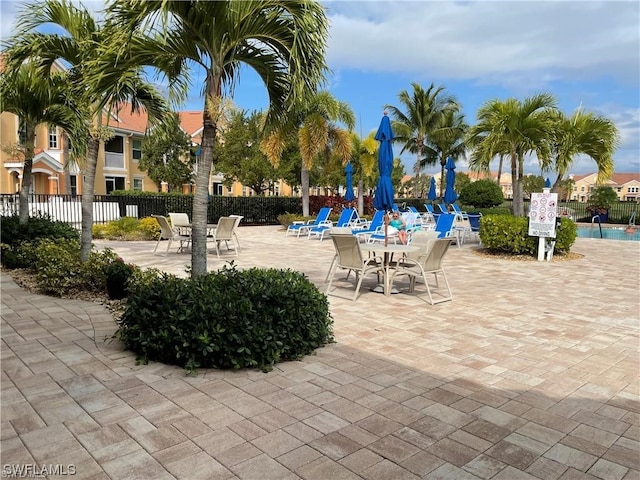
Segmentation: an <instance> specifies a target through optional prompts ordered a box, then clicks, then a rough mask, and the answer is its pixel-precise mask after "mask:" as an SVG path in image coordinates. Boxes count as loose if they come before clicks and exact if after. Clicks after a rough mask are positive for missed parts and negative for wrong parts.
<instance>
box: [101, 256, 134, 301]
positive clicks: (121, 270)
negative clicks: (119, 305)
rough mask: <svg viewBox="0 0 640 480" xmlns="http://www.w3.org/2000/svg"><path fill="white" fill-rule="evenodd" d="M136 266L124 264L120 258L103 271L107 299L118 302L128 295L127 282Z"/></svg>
mask: <svg viewBox="0 0 640 480" xmlns="http://www.w3.org/2000/svg"><path fill="white" fill-rule="evenodd" d="M135 269H136V266H135V265H133V264H131V263H125V261H124V260H123V259H122V258H119V257H118V258H117V259H116V260H115V261H113V262H111V263H110V264H109V265H107V266H106V267H105V269H104V273H105V277H106V278H105V279H106V284H107V293H108V294H109V298H111V299H113V300H119V299H121V298H124V297H126V296H127V294H128V293H129V281H130V280H131V277H132V276H133V272H134V271H135Z"/></svg>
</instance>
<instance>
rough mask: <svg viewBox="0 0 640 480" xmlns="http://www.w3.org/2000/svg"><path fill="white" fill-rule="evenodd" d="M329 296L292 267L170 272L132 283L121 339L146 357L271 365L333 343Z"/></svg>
mask: <svg viewBox="0 0 640 480" xmlns="http://www.w3.org/2000/svg"><path fill="white" fill-rule="evenodd" d="M332 323H333V321H332V318H331V315H330V313H329V303H328V301H327V297H326V296H325V295H324V294H322V293H321V292H320V291H319V290H318V288H317V287H316V286H315V285H314V284H313V283H311V282H310V281H309V280H308V279H307V278H306V277H305V276H304V275H303V274H302V273H299V272H294V271H292V270H276V269H258V268H251V269H248V270H242V271H241V270H237V269H236V268H235V266H234V265H233V263H232V264H231V266H230V267H228V266H224V267H223V269H222V270H220V271H218V272H212V273H209V274H207V275H204V276H200V277H197V278H196V279H191V278H188V279H182V278H177V277H175V276H173V275H169V274H166V273H162V274H159V275H158V276H157V277H155V278H152V277H149V278H148V279H147V281H146V282H134V283H133V284H132V285H130V286H129V297H128V299H127V304H126V309H125V312H124V314H123V316H122V319H121V323H120V327H119V328H118V331H117V332H116V334H115V337H116V338H119V339H120V340H122V342H123V343H124V344H125V345H126V346H127V348H129V349H131V350H132V351H134V352H135V353H136V354H137V355H138V361H139V362H142V363H146V362H148V361H149V360H154V361H159V362H163V363H169V364H173V365H179V366H183V367H185V368H186V369H187V371H188V372H189V373H193V372H194V371H195V370H196V369H197V368H199V367H203V368H204V367H215V368H245V367H255V368H259V369H262V370H265V371H266V370H269V369H271V367H272V366H273V365H274V364H275V363H277V362H279V361H282V360H294V359H297V358H300V357H302V356H304V355H308V354H310V353H312V352H313V351H314V350H315V349H317V348H319V347H321V346H323V345H325V344H327V343H329V342H331V341H332V340H333V334H332V329H331V327H332Z"/></svg>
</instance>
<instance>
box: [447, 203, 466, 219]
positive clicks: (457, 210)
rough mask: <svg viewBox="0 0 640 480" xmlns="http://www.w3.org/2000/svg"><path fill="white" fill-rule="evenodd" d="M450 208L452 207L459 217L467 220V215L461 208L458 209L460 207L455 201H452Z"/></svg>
mask: <svg viewBox="0 0 640 480" xmlns="http://www.w3.org/2000/svg"><path fill="white" fill-rule="evenodd" d="M451 208H453V211H454V212H455V213H456V214H458V215H459V216H460V218H463V219H464V220H468V218H469V215H467V212H463V211H462V210H460V207H459V206H458V204H457V203H452V204H451Z"/></svg>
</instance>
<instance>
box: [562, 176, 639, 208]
mask: <svg viewBox="0 0 640 480" xmlns="http://www.w3.org/2000/svg"><path fill="white" fill-rule="evenodd" d="M569 178H571V179H573V181H574V186H573V191H572V192H571V200H577V201H579V202H587V201H589V197H590V196H591V192H592V191H593V190H594V189H595V188H596V187H598V186H601V185H598V184H597V183H596V180H597V178H598V174H597V173H589V174H587V175H570V176H569ZM602 185H603V186H607V187H611V188H613V190H614V191H615V192H616V194H617V195H618V200H620V201H621V202H637V201H639V200H640V173H638V172H636V173H614V174H613V175H612V176H611V179H610V180H609V181H608V182H606V183H604V184H602Z"/></svg>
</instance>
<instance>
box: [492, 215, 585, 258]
mask: <svg viewBox="0 0 640 480" xmlns="http://www.w3.org/2000/svg"><path fill="white" fill-rule="evenodd" d="M528 232H529V219H528V218H526V217H514V216H513V215H485V216H483V217H482V219H481V221H480V231H479V235H480V240H482V243H483V245H484V246H485V247H486V248H488V249H489V250H494V251H498V252H505V253H513V254H528V255H537V253H538V237H530V236H529V233H528ZM577 236H578V227H577V225H576V224H575V222H573V221H571V220H569V219H567V218H562V219H561V223H560V227H559V228H556V245H555V251H556V252H557V253H566V252H569V250H570V249H571V246H572V245H573V244H574V242H575V241H576V237H577Z"/></svg>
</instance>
